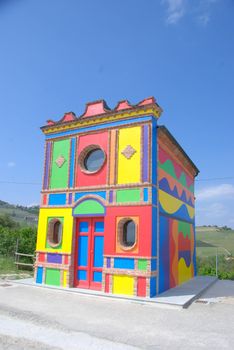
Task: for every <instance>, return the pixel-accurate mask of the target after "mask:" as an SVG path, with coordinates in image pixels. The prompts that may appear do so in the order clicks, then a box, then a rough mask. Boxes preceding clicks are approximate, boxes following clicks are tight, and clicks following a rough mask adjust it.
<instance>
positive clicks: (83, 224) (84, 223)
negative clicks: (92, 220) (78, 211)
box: [79, 221, 89, 232]
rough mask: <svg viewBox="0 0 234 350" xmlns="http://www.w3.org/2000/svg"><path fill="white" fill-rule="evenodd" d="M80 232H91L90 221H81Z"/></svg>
mask: <svg viewBox="0 0 234 350" xmlns="http://www.w3.org/2000/svg"><path fill="white" fill-rule="evenodd" d="M79 231H80V232H89V223H88V222H87V221H81V222H80V224H79Z"/></svg>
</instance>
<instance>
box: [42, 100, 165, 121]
mask: <svg viewBox="0 0 234 350" xmlns="http://www.w3.org/2000/svg"><path fill="white" fill-rule="evenodd" d="M148 106H149V107H152V108H156V109H157V112H158V117H159V116H160V114H161V113H162V109H161V107H160V106H159V105H158V104H157V102H156V99H155V98H154V97H153V96H151V97H147V98H145V99H144V100H142V101H140V102H139V103H138V104H135V105H132V104H131V103H130V102H129V101H128V100H121V101H119V102H118V103H117V105H116V107H115V108H114V109H111V108H110V107H108V105H107V103H106V101H105V100H103V99H101V100H97V101H93V102H88V103H86V107H85V111H84V113H83V114H82V115H81V116H76V115H75V113H74V112H67V113H65V114H64V116H63V117H62V118H61V119H60V120H59V121H57V122H56V121H54V120H52V119H49V120H47V127H48V126H55V125H57V124H63V123H66V122H68V123H69V122H73V121H78V120H81V119H82V120H84V119H86V118H95V117H97V116H103V115H110V114H117V113H121V112H125V111H126V113H127V112H128V113H129V112H131V110H132V111H134V110H137V109H142V108H143V109H144V108H147V107H148Z"/></svg>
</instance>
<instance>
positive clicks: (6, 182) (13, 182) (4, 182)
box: [0, 180, 41, 185]
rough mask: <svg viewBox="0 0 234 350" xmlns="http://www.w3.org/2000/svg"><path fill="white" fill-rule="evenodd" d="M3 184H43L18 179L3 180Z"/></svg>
mask: <svg viewBox="0 0 234 350" xmlns="http://www.w3.org/2000/svg"><path fill="white" fill-rule="evenodd" d="M0 183H1V184H14V185H41V183H40V182H18V181H4V180H3V181H1V180H0Z"/></svg>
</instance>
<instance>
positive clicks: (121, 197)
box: [116, 189, 141, 203]
mask: <svg viewBox="0 0 234 350" xmlns="http://www.w3.org/2000/svg"><path fill="white" fill-rule="evenodd" d="M140 199H141V190H140V189H131V190H117V191H116V202H117V203H124V202H139V201H140Z"/></svg>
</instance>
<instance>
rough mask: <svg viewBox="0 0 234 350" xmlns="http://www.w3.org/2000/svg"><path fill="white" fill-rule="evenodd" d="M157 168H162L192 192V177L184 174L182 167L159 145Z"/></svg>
mask: <svg viewBox="0 0 234 350" xmlns="http://www.w3.org/2000/svg"><path fill="white" fill-rule="evenodd" d="M158 161H159V164H158V165H159V168H161V169H163V170H164V171H165V172H166V173H168V174H169V175H171V176H172V177H173V178H174V179H176V180H177V181H178V182H179V183H180V184H181V185H182V186H184V187H186V188H187V189H188V190H189V191H191V192H194V185H193V182H194V181H193V179H192V178H191V177H190V176H189V175H187V174H185V172H184V170H183V168H182V167H181V166H180V165H179V164H177V163H176V162H175V160H174V159H172V157H171V156H169V155H168V154H167V153H166V152H165V151H164V150H163V149H162V148H161V147H159V155H158Z"/></svg>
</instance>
